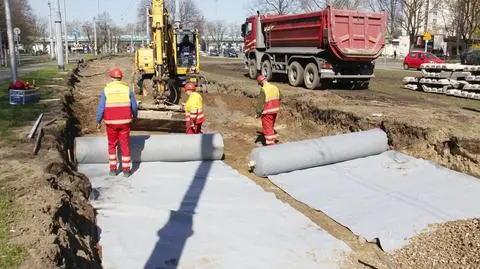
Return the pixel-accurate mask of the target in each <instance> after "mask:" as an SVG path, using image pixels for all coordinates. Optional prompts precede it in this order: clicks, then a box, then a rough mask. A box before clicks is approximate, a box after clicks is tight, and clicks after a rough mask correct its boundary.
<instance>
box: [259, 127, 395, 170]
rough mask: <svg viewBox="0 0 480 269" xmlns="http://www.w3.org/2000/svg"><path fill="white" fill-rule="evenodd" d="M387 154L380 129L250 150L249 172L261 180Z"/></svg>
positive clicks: (385, 135) (385, 136)
mask: <svg viewBox="0 0 480 269" xmlns="http://www.w3.org/2000/svg"><path fill="white" fill-rule="evenodd" d="M387 150H388V139H387V134H386V133H385V132H384V131H382V130H381V129H372V130H368V131H362V132H355V133H349V134H342V135H335V136H327V137H321V138H317V139H311V140H304V141H298V142H292V143H285V144H279V145H275V146H269V147H262V148H256V149H254V150H253V151H252V152H251V154H250V160H251V161H253V163H252V164H254V168H253V172H254V173H255V175H257V176H261V177H265V176H268V175H276V174H281V173H286V172H291V171H295V170H300V169H307V168H312V167H317V166H321V165H327V164H332V163H337V162H343V161H348V160H352V159H356V158H362V157H367V156H371V155H376V154H380V153H382V152H385V151H387Z"/></svg>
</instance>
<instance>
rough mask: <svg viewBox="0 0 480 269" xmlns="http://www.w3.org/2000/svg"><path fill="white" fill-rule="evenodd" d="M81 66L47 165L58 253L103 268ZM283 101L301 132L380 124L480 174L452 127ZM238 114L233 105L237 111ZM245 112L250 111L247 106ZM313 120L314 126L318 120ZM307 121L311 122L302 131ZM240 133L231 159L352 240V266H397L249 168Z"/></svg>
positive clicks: (391, 135)
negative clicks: (80, 146) (82, 138)
mask: <svg viewBox="0 0 480 269" xmlns="http://www.w3.org/2000/svg"><path fill="white" fill-rule="evenodd" d="M83 65H86V64H83ZM78 72H79V69H78V68H77V69H76V70H74V72H73V73H72V74H71V76H70V79H69V89H68V90H67V91H66V92H65V94H64V98H63V109H62V121H61V123H59V124H56V125H54V126H52V127H50V128H46V129H45V130H44V131H45V134H46V135H45V141H46V142H47V141H50V142H47V143H51V144H52V147H55V148H57V149H58V152H59V153H60V154H59V157H58V158H57V159H56V160H55V161H53V162H51V163H50V164H49V165H48V166H47V168H46V170H45V172H46V173H47V175H48V178H47V181H48V182H49V183H50V185H51V187H52V188H53V189H55V190H58V191H60V192H62V201H61V203H60V204H59V206H57V208H55V209H51V210H52V211H54V212H53V213H52V214H53V218H52V224H51V231H52V234H54V235H55V238H56V239H55V244H56V245H57V246H58V249H57V251H56V252H55V255H54V256H52V257H51V258H52V260H54V261H55V262H56V263H57V265H58V266H61V267H64V268H101V248H100V246H99V245H98V240H99V238H98V232H97V226H96V224H95V212H94V209H93V207H92V206H91V205H90V204H89V202H88V197H89V195H90V192H91V191H92V189H91V185H90V183H89V180H88V178H86V177H85V176H84V175H82V174H80V173H78V172H76V171H75V165H74V163H73V162H72V160H73V155H72V154H73V141H74V138H75V137H76V136H79V135H82V134H84V133H85V132H83V131H82V128H85V126H83V125H82V123H81V122H82V120H79V119H80V117H82V118H83V117H84V116H85V115H76V114H75V110H74V108H73V107H74V106H75V102H76V101H77V100H75V97H76V94H74V93H73V91H74V90H75V86H76V84H77V83H78V82H79V79H78V78H79V77H80V75H79V73H78ZM232 95H233V96H232ZM206 96H207V97H206V99H207V98H209V97H208V96H210V97H211V99H219V102H220V103H223V104H225V105H226V107H227V108H228V109H230V110H235V109H234V108H232V107H238V104H239V103H240V105H242V104H251V103H253V102H254V100H253V98H254V97H255V94H253V93H252V92H250V91H246V90H244V89H243V88H241V87H237V86H234V85H230V84H228V83H219V82H218V81H215V80H213V81H210V85H209V93H207V94H206ZM224 97H225V98H224ZM245 97H248V98H247V99H246V98H245ZM217 101H218V100H217ZM218 104H219V103H218V102H213V101H211V102H210V103H208V102H207V106H213V105H218ZM283 107H284V112H282V113H283V114H282V115H283V116H284V117H285V118H286V120H285V121H286V122H297V123H298V122H300V123H301V124H299V125H296V126H297V127H298V128H299V130H298V133H299V134H300V133H302V132H303V131H308V132H310V133H311V135H313V134H315V135H316V136H323V135H333V134H338V133H344V132H352V131H358V130H366V129H371V128H376V127H379V128H382V129H383V130H384V131H386V133H387V134H388V139H389V144H390V146H391V147H392V148H393V149H395V150H398V151H401V152H404V153H407V154H409V155H411V156H414V157H418V158H423V159H427V160H431V161H433V162H435V163H438V164H441V165H444V166H446V167H448V168H451V169H454V170H457V171H460V172H465V173H468V174H471V175H473V176H477V177H479V176H480V168H479V165H478V163H479V161H480V146H479V145H480V143H479V142H480V141H477V140H468V139H462V138H458V137H454V136H446V135H445V134H438V133H437V132H435V130H431V129H427V128H419V127H415V126H409V125H408V124H404V123H400V122H395V121H389V120H379V119H375V118H373V119H372V118H362V117H359V116H357V115H354V114H353V113H348V112H344V111H339V110H335V109H322V108H321V107H319V106H318V105H316V104H315V102H313V101H306V97H304V96H302V94H298V95H290V96H287V97H286V98H285V99H284V102H283ZM207 112H208V110H207ZM235 113H236V112H233V114H235ZM241 113H247V112H245V110H244V111H242V112H241ZM208 117H209V115H208V114H207V119H208V121H212V122H215V121H217V123H213V124H209V125H207V129H208V127H212V128H213V127H215V125H218V126H221V125H222V121H219V120H218V119H214V118H213V117H211V116H210V117H209V118H208ZM312 124H313V127H311V126H312ZM309 126H310V127H309ZM304 127H305V128H306V129H303V130H302V128H304ZM307 129H308V130H307ZM312 129H313V132H312ZM235 135H236V137H235ZM239 135H240V134H234V135H233V136H234V138H229V134H226V135H225V137H226V160H225V162H226V163H227V164H229V165H231V166H232V167H234V168H235V169H237V170H239V171H240V173H242V174H244V175H246V176H248V177H249V178H250V179H252V180H253V181H255V182H256V183H257V184H258V185H259V186H261V187H262V188H263V189H264V190H265V191H268V192H273V193H274V194H275V195H276V196H277V198H278V199H280V200H281V201H284V202H287V203H288V204H290V205H291V206H292V207H293V208H295V209H297V210H298V211H299V212H301V213H302V214H304V215H305V216H307V217H308V218H310V219H311V220H312V221H313V222H315V223H317V224H318V225H319V226H320V227H322V228H323V229H325V230H326V231H327V232H329V233H330V234H332V235H333V236H335V237H337V238H339V239H341V240H343V241H344V242H346V243H347V244H348V245H349V246H350V247H351V248H352V249H353V254H352V256H351V257H349V258H348V259H347V261H346V262H345V264H344V265H343V267H344V268H395V265H394V263H393V262H392V261H391V257H390V256H389V255H388V254H386V253H384V252H383V251H381V250H380V248H379V247H378V245H377V244H376V243H375V242H366V240H365V239H363V238H361V237H358V236H356V235H355V234H353V233H352V232H351V231H350V230H348V228H346V227H344V226H342V225H341V224H339V223H337V222H336V221H335V220H333V219H331V218H330V217H328V216H327V215H325V214H324V213H322V212H319V211H316V210H313V209H312V208H310V207H308V206H307V205H305V204H303V203H301V202H299V201H297V200H295V199H293V198H292V197H291V196H290V195H288V194H287V193H285V192H283V191H282V190H281V189H279V188H277V187H276V186H275V185H273V184H272V183H270V182H269V181H268V180H265V179H261V178H257V177H255V176H253V175H252V174H250V173H249V172H248V171H247V169H246V165H245V164H246V162H245V160H246V159H247V156H248V153H249V150H250V149H251V148H252V147H253V146H250V147H246V148H245V147H243V148H244V149H242V150H240V152H237V148H235V149H234V148H231V147H229V146H228V143H229V142H230V143H232V142H233V141H235V143H239V141H238V137H239ZM280 135H282V131H280ZM295 138H297V139H301V138H304V136H302V135H295V134H293V135H292V134H291V135H289V136H288V138H287V139H286V140H284V141H288V140H294V139H295ZM282 142H283V141H282ZM240 143H241V142H240ZM235 155H237V157H235ZM230 157H231V158H230ZM49 210H50V209H49Z"/></svg>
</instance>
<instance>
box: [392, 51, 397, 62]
mask: <svg viewBox="0 0 480 269" xmlns="http://www.w3.org/2000/svg"><path fill="white" fill-rule="evenodd" d="M393 59H394V60H396V59H397V51H396V50H394V51H393Z"/></svg>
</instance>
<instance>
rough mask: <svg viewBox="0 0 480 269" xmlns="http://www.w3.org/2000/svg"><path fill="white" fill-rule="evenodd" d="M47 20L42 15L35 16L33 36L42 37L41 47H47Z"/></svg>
mask: <svg viewBox="0 0 480 269" xmlns="http://www.w3.org/2000/svg"><path fill="white" fill-rule="evenodd" d="M48 27H49V21H48V20H47V19H46V18H43V17H36V18H35V36H40V37H42V44H43V48H46V47H47V38H48V37H49V32H50V31H49V29H48Z"/></svg>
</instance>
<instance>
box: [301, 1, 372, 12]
mask: <svg viewBox="0 0 480 269" xmlns="http://www.w3.org/2000/svg"><path fill="white" fill-rule="evenodd" d="M298 2H299V4H300V9H302V10H305V11H315V10H319V9H325V8H327V6H330V7H332V8H338V9H362V8H366V3H367V1H365V0H330V1H329V0H299V1H298Z"/></svg>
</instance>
